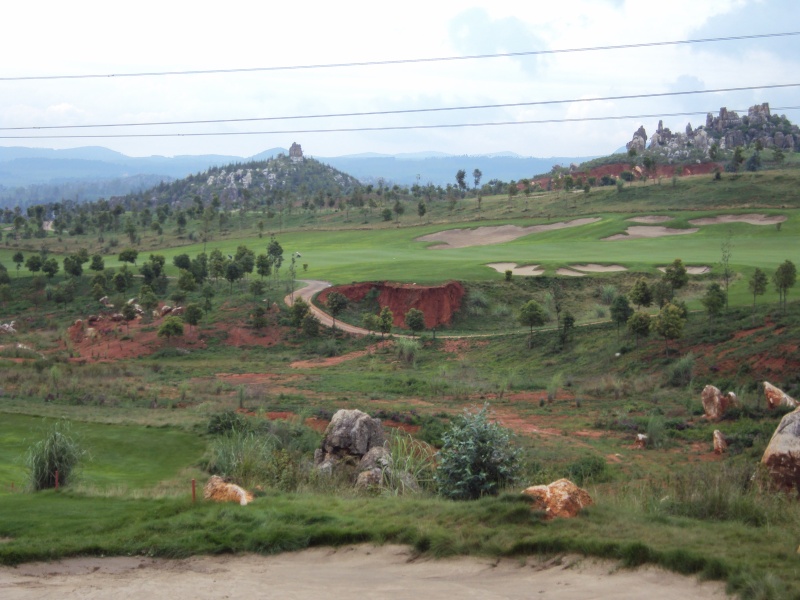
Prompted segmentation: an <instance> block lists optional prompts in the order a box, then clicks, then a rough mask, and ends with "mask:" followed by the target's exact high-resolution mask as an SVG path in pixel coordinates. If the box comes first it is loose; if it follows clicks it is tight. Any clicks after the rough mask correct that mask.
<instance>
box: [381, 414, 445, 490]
mask: <svg viewBox="0 0 800 600" xmlns="http://www.w3.org/2000/svg"><path fill="white" fill-rule="evenodd" d="M385 447H386V450H387V451H388V453H389V460H388V465H387V466H386V468H385V469H383V482H382V485H381V487H382V489H383V491H384V493H387V494H389V495H392V496H401V495H405V494H411V493H418V492H420V491H422V490H427V489H431V488H432V487H433V474H434V467H435V462H434V452H433V450H432V448H431V447H430V446H429V445H428V444H426V443H425V442H422V441H420V440H417V439H414V438H413V437H412V436H411V435H410V434H408V433H406V432H405V431H399V430H398V431H394V432H393V433H392V434H391V436H390V437H389V439H388V440H386V442H385Z"/></svg>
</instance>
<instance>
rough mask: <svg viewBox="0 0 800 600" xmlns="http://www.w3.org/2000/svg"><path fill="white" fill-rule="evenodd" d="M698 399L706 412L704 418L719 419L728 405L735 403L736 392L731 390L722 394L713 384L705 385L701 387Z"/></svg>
mask: <svg viewBox="0 0 800 600" xmlns="http://www.w3.org/2000/svg"><path fill="white" fill-rule="evenodd" d="M700 399H701V400H702V402H703V411H704V412H705V414H706V418H707V419H710V420H711V421H719V420H720V419H721V418H722V417H723V416H724V415H725V411H726V410H728V408H729V407H731V406H735V405H736V394H734V393H733V392H728V393H727V394H723V393H722V392H720V391H719V389H718V388H716V387H714V386H713V385H707V386H706V387H704V388H703V393H702V394H701V395H700Z"/></svg>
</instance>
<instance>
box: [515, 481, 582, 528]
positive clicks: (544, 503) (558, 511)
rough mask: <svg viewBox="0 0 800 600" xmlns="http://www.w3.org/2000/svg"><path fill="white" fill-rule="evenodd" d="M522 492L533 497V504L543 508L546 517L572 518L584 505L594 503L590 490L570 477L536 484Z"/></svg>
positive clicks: (539, 508) (540, 508)
mask: <svg viewBox="0 0 800 600" xmlns="http://www.w3.org/2000/svg"><path fill="white" fill-rule="evenodd" d="M522 493H523V494H525V495H526V496H530V497H531V498H533V506H534V507H535V508H537V509H538V510H543V511H544V512H545V518H546V519H554V518H556V517H563V518H571V517H574V516H576V515H577V514H578V513H579V512H580V511H581V509H583V508H584V507H586V506H591V505H592V504H594V501H593V500H592V497H591V496H590V495H589V492H587V491H586V490H584V489H581V488H579V487H578V486H577V485H575V484H574V483H572V482H571V481H570V480H569V479H559V480H558V481H554V482H553V483H551V484H550V485H534V486H531V487H529V488H527V489H526V490H523V492H522Z"/></svg>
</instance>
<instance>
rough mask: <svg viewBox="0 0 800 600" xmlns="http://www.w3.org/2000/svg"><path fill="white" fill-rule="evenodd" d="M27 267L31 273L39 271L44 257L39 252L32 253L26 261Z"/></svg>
mask: <svg viewBox="0 0 800 600" xmlns="http://www.w3.org/2000/svg"><path fill="white" fill-rule="evenodd" d="M25 268H26V269H28V271H30V272H31V273H38V272H39V271H40V270H41V269H42V257H41V255H39V254H31V255H30V256H29V257H28V260H26V261H25Z"/></svg>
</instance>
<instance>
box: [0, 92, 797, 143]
mask: <svg viewBox="0 0 800 600" xmlns="http://www.w3.org/2000/svg"><path fill="white" fill-rule="evenodd" d="M789 87H800V83H780V84H773V85H751V86H743V87H731V88H717V89H713V90H688V91H683V92H659V93H653V94H629V95H625V96H603V97H597V98H574V99H569V100H537V101H533V102H511V103H506V104H477V105H472V106H446V107H441V108H409V109H400V110H376V111H370V112H351V113H329V114H312V115H291V116H283V117H248V118H241V119H206V120H198V121H151V122H144V123H102V124H94V125H40V126H37V125H34V126H27V127H0V131H27V130H36V131H40V130H45V129H47V130H50V129H88V128H106V127H145V126H147V127H152V126H163V125H209V124H213V123H248V122H254V121H288V120H294V119H327V118H338V117H367V116H377V115H403V114H412V113H431V112H446V111H458V110H479V109H487V108H513V107H521V106H548V105H555V104H574V103H578V102H607V101H612V100H632V99H640V98H664V97H669V96H688V95H698V94H716V93H721V92H742V91H749V90H772V89H779V88H789Z"/></svg>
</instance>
